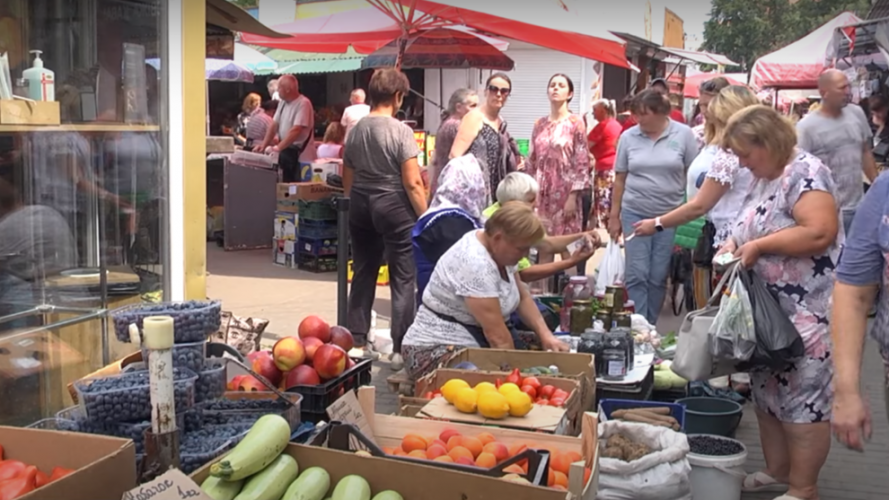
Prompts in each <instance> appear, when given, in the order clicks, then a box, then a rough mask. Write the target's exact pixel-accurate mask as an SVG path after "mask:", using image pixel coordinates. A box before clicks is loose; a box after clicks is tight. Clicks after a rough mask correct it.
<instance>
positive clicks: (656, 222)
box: [654, 217, 664, 232]
mask: <svg viewBox="0 0 889 500" xmlns="http://www.w3.org/2000/svg"><path fill="white" fill-rule="evenodd" d="M654 228H655V229H657V232H661V231H663V230H664V225H663V224H661V218H660V217H655V218H654Z"/></svg>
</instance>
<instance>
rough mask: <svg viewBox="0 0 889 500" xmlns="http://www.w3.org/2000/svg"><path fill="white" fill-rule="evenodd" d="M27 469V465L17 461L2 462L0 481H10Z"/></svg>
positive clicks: (0, 465) (0, 463)
mask: <svg viewBox="0 0 889 500" xmlns="http://www.w3.org/2000/svg"><path fill="white" fill-rule="evenodd" d="M27 468H28V464H26V463H24V462H19V461H18V460H4V461H2V462H0V481H5V480H7V479H12V478H14V477H16V476H18V475H20V474H21V473H22V472H24V471H25V469H27Z"/></svg>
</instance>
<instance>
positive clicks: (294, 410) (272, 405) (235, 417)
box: [187, 391, 303, 431]
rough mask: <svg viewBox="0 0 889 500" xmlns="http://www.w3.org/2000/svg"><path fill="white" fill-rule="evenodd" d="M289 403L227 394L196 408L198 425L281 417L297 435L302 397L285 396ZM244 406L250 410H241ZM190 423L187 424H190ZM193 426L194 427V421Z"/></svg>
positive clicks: (272, 395)
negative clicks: (247, 406)
mask: <svg viewBox="0 0 889 500" xmlns="http://www.w3.org/2000/svg"><path fill="white" fill-rule="evenodd" d="M285 396H287V398H288V399H289V401H288V402H285V401H281V399H280V398H279V397H278V395H277V394H275V393H274V392H250V393H245V392H239V391H233V392H227V393H225V394H224V395H223V396H222V397H221V398H219V399H216V400H213V401H206V402H204V403H202V404H200V405H198V406H197V407H196V408H195V411H196V412H197V413H198V415H197V418H198V420H199V422H198V423H197V424H196V425H199V426H203V425H217V424H226V423H233V422H238V423H242V422H243V423H247V422H249V423H251V424H252V423H253V422H255V421H256V420H258V419H259V417H261V416H263V415H267V414H269V413H274V414H276V415H281V416H282V417H284V418H285V419H287V422H289V423H290V430H291V431H295V430H296V429H298V428H299V426H300V424H301V423H302V416H301V412H300V408H301V406H302V405H301V403H302V400H303V396H302V395H301V394H298V393H285ZM244 402H247V404H248V405H250V408H247V409H242V405H243V404H244ZM187 423H188V422H187ZM192 424H195V422H194V421H192Z"/></svg>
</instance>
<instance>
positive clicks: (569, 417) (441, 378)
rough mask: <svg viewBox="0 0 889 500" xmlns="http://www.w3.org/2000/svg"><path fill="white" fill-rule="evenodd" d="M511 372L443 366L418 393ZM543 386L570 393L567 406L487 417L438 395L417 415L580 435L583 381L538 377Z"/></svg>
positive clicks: (422, 381)
mask: <svg viewBox="0 0 889 500" xmlns="http://www.w3.org/2000/svg"><path fill="white" fill-rule="evenodd" d="M507 375H509V374H508V373H504V372H484V371H469V370H452V369H448V368H440V369H438V370H436V371H434V372H432V373H430V374H429V375H427V376H425V377H423V378H421V379H420V380H418V381H417V386H416V391H415V394H420V395H422V394H425V393H426V392H430V391H435V390H436V389H439V388H441V386H443V385H444V384H445V382H447V381H448V380H451V379H454V378H459V379H463V380H465V381H466V382H467V383H468V384H469V385H470V386H475V385H476V384H478V383H479V382H491V383H494V382H495V381H496V380H497V379H498V378H500V379H501V380H502V379H505V378H506V376H507ZM538 378H539V379H540V383H541V384H543V385H553V386H555V387H557V388H559V389H562V390H564V391H566V392H567V393H568V399H566V400H565V407H564V408H555V407H552V406H543V405H534V408H533V409H532V410H531V412H530V413H528V414H527V415H525V416H524V417H506V418H503V419H500V420H493V419H487V418H485V417H483V416H481V415H478V414H467V413H461V412H459V411H457V409H456V408H454V406H453V405H451V404H449V403H448V402H447V401H445V400H444V398H434V399H432V400H431V401H430V402H429V403H427V404H426V406H424V407H423V409H422V410H420V413H419V414H417V416H418V417H421V418H432V419H436V420H448V421H451V422H463V423H469V424H476V425H495V426H498V427H507V428H511V429H519V430H525V431H539V432H549V433H554V434H563V435H571V436H576V435H578V434H579V433H580V416H581V415H582V413H583V412H582V411H581V408H580V398H581V394H580V382H579V381H577V380H573V379H569V378H553V377H543V376H541V377H538Z"/></svg>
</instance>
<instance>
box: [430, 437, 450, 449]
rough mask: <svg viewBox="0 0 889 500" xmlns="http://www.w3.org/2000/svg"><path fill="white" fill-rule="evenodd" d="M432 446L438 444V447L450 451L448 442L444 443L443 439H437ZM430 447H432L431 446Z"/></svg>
mask: <svg viewBox="0 0 889 500" xmlns="http://www.w3.org/2000/svg"><path fill="white" fill-rule="evenodd" d="M432 444H437V445H439V446H441V447H442V448H444V449H448V442H447V441H442V440H441V439H436V440H435V441H433V442H432ZM430 446H431V445H430ZM427 449H428V448H427Z"/></svg>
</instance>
